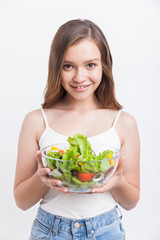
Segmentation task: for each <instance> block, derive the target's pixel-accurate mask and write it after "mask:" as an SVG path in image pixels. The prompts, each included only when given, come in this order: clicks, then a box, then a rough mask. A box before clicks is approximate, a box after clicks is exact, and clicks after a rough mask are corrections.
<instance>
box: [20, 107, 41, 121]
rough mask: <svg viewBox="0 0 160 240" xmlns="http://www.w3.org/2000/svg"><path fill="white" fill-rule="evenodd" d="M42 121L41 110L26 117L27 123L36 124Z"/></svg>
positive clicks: (29, 113) (31, 112) (36, 110)
mask: <svg viewBox="0 0 160 240" xmlns="http://www.w3.org/2000/svg"><path fill="white" fill-rule="evenodd" d="M41 119H42V113H41V110H40V109H35V110H32V111H30V112H28V113H27V114H26V116H25V117H24V121H25V122H29V123H36V122H37V121H40V120H41Z"/></svg>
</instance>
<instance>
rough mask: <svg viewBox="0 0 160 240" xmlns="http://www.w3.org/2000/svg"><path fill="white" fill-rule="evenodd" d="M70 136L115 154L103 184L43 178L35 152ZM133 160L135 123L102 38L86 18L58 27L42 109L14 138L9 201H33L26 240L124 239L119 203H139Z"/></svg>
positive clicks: (136, 145)
mask: <svg viewBox="0 0 160 240" xmlns="http://www.w3.org/2000/svg"><path fill="white" fill-rule="evenodd" d="M77 133H81V134H83V135H85V136H88V140H89V141H90V142H91V143H92V142H99V143H103V144H104V143H106V144H109V145H111V146H113V147H116V148H119V149H120V152H121V158H120V162H119V166H118V168H117V170H116V172H115V174H114V175H113V176H112V177H111V178H110V180H109V181H108V182H107V183H106V184H104V185H103V186H102V187H100V188H93V189H92V190H91V192H89V193H85V194H79V193H69V192H68V189H67V188H62V187H60V185H61V181H59V180H54V179H51V178H48V177H47V173H49V171H50V169H48V168H44V166H43V164H42V162H41V154H40V151H39V149H40V148H43V147H45V146H48V145H52V144H55V143H59V142H64V141H66V140H67V138H68V136H72V135H74V134H77ZM24 153H25V154H24ZM139 155H140V143H139V135H138V130H137V124H136V121H135V119H134V117H133V116H132V115H130V114H129V113H127V112H124V111H122V107H121V105H120V104H119V103H118V102H117V100H116V98H115V92H114V80H113V75H112V57H111V53H110V49H109V46H108V43H107V41H106V38H105V36H104V34H103V33H102V31H101V30H100V29H99V27H98V26H97V25H96V24H94V23H93V22H91V21H88V20H79V19H78V20H72V21H69V22H67V23H65V24H64V25H62V26H61V27H60V28H59V30H58V31H57V33H56V35H55V37H54V39H53V42H52V46H51V51H50V59H49V72H48V82H47V86H46V90H45V98H44V103H43V104H42V108H41V109H38V110H35V111H33V112H30V113H29V114H28V115H27V116H26V117H25V119H24V122H23V125H22V129H21V133H20V137H19V147H18V160H17V168H16V175H15V186H14V195H15V200H16V203H17V206H18V207H20V208H21V209H23V210H26V209H28V208H30V207H32V206H33V205H34V204H36V203H37V202H39V201H40V207H39V209H38V213H37V216H36V219H35V221H34V224H33V227H32V231H31V236H30V238H29V239H30V240H33V239H34V240H35V239H47V240H48V239H57V240H59V239H62V240H64V239H68V240H69V239H80V240H82V239H97V240H101V239H108V240H120V239H124V238H125V232H124V229H123V227H122V223H121V218H122V216H119V211H118V204H119V205H120V206H121V207H122V208H124V209H126V210H130V209H132V208H134V207H135V206H136V204H137V202H138V200H139V188H140V183H139V178H140V177H139Z"/></svg>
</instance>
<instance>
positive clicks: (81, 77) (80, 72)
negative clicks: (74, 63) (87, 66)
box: [74, 68, 87, 83]
mask: <svg viewBox="0 0 160 240" xmlns="http://www.w3.org/2000/svg"><path fill="white" fill-rule="evenodd" d="M86 78H87V76H86V72H85V70H84V69H83V68H78V69H76V72H75V75H74V81H75V82H78V83H81V82H84V81H85V80H86Z"/></svg>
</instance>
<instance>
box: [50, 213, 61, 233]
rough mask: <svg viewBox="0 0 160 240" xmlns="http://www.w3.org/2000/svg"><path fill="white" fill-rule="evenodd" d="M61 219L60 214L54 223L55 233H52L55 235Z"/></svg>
mask: <svg viewBox="0 0 160 240" xmlns="http://www.w3.org/2000/svg"><path fill="white" fill-rule="evenodd" d="M60 220H61V217H59V216H56V217H55V221H54V223H53V233H52V234H53V235H54V236H56V235H57V232H58V226H59V223H60Z"/></svg>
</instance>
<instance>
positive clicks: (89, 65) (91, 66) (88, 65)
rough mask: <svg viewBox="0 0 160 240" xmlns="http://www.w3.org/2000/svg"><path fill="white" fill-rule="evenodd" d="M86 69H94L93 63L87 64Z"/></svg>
mask: <svg viewBox="0 0 160 240" xmlns="http://www.w3.org/2000/svg"><path fill="white" fill-rule="evenodd" d="M87 67H88V68H94V67H95V64H94V63H89V64H87Z"/></svg>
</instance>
